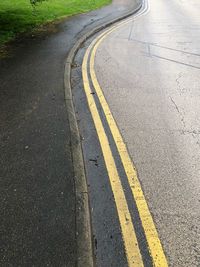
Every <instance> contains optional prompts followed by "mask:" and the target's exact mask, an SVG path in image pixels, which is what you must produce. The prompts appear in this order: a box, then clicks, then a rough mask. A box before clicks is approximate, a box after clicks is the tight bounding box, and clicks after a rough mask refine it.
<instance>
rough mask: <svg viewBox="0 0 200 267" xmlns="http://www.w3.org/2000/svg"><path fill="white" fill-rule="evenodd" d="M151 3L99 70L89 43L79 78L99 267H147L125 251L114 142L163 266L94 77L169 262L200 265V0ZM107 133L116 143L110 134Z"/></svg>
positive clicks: (117, 32)
mask: <svg viewBox="0 0 200 267" xmlns="http://www.w3.org/2000/svg"><path fill="white" fill-rule="evenodd" d="M145 3H146V8H144V9H143V11H144V14H141V15H140V16H133V17H132V19H131V20H129V22H127V23H125V24H124V25H121V26H120V27H116V28H115V29H114V30H113V31H112V32H111V33H110V34H107V35H106V36H105V37H104V39H103V40H101V43H99V44H98V47H97V52H96V56H95V62H94V69H92V68H91V66H90V65H89V63H88V65H87V63H86V65H84V64H85V63H84V61H83V58H84V59H85V58H86V61H87V60H88V62H90V63H91V58H92V53H93V52H91V50H90V48H89V52H88V53H89V54H88V55H89V58H87V52H86V51H88V50H87V47H88V46H89V44H90V43H91V42H92V40H90V41H89V42H87V44H85V48H83V49H82V50H81V51H79V54H78V55H77V57H76V62H77V68H76V69H74V72H73V78H74V79H73V81H74V101H75V106H76V110H77V117H78V120H79V127H80V132H81V135H82V138H83V153H84V158H85V164H86V172H87V177H88V184H89V188H90V205H91V214H92V226H93V233H94V245H95V255H96V262H97V266H127V265H128V266H142V265H141V264H138V265H131V264H130V262H129V261H128V252H127V250H126V251H125V247H126V237H125V235H124V233H123V227H124V225H123V223H121V221H120V220H121V219H120V212H119V209H118V203H117V197H116V193H115V190H114V189H113V185H112V183H113V180H112V179H111V178H110V177H111V175H110V173H109V168H110V166H107V165H108V161H109V163H110V158H109V157H107V154H108V152H106V153H104V150H105V149H106V148H105V147H106V145H105V144H106V142H104V141H105V140H103V139H106V138H107V139H108V147H109V149H110V150H111V152H112V155H113V157H114V160H115V165H116V167H117V171H118V174H119V176H120V180H121V183H122V187H123V191H124V194H125V195H126V201H127V205H128V207H129V211H130V214H131V217H132V221H133V225H134V229H135V232H136V236H137V240H138V244H139V248H140V251H141V255H142V261H143V263H144V266H152V264H153V263H152V261H154V259H152V251H150V252H149V250H150V249H149V243H148V231H146V230H145V227H144V225H145V224H144V223H143V218H142V216H141V215H140V211H139V209H138V205H137V202H138V199H137V197H134V196H133V197H132V196H131V192H130V187H131V186H130V184H128V182H127V180H128V178H127V177H128V175H127V173H125V171H126V168H125V166H124V165H123V164H122V159H120V156H121V155H120V153H119V150H118V149H117V148H118V144H117V142H115V140H114V139H115V136H114V135H115V134H116V132H114V131H112V127H113V122H112V120H111V123H110V124H109V119H111V116H110V113H109V111H107V113H106V112H105V110H106V109H104V108H105V103H103V101H104V100H102V99H103V98H102V96H101V95H98V86H95V83H94V81H92V70H93V71H95V73H96V76H97V80H98V82H99V85H100V87H101V89H102V91H103V93H104V95H105V99H106V101H107V104H108V106H109V108H110V110H111V112H112V114H113V117H114V118H115V121H116V123H117V126H118V128H119V131H120V132H121V134H122V136H123V139H124V142H125V144H126V145H127V148H128V151H129V154H130V156H131V158H132V160H133V162H134V166H135V167H136V169H137V176H138V178H139V180H140V183H141V187H142V191H143V193H144V195H145V198H146V201H147V204H148V206H149V210H150V212H151V216H152V218H153V221H154V225H155V227H156V229H157V232H158V236H159V239H160V241H161V244H162V248H163V252H164V254H165V256H166V259H167V262H168V265H169V266H173V267H180V266H181V267H191V266H200V208H199V207H200V179H199V177H200V137H199V133H200V127H199V125H200V108H199V107H200V93H199V89H200V47H199V43H200V34H199V30H200V16H199V10H200V3H199V1H198V0H191V1H184V0H169V1H164V0H157V1H154V0H150V1H148V2H145ZM96 38H98V35H97V36H96ZM93 39H94V38H93ZM92 49H93V50H92V51H94V48H92ZM81 65H82V69H81ZM89 66H90V68H89ZM84 72H86V74H84ZM87 73H88V74H87ZM81 74H82V75H83V79H81ZM87 75H88V78H89V82H88V81H87V77H86V76H87ZM88 84H89V89H88ZM91 95H92V96H91ZM102 103H103V104H102ZM96 106H97V110H98V114H99V115H98V114H97V113H95V112H96V111H95V107H96ZM98 116H99V117H98ZM99 118H100V121H99ZM100 124H102V125H103V128H104V130H102V129H101V127H100V126H101V125H100ZM99 125H100V126H99ZM99 127H100V128H99ZM99 129H100V130H99ZM104 131H105V133H106V136H107V137H105V136H104V137H102V136H103V135H104ZM102 140H103V141H102ZM118 141H119V139H118ZM120 142H121V141H119V143H120ZM102 144H104V145H102ZM110 157H111V156H110ZM138 211H139V215H138ZM141 225H142V226H141ZM147 243H148V244H147ZM150 243H151V242H150ZM126 248H127V247H126ZM158 254H159V253H158ZM156 266H166V265H162V264H160V265H156Z"/></svg>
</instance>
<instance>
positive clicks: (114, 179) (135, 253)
mask: <svg viewBox="0 0 200 267" xmlns="http://www.w3.org/2000/svg"><path fill="white" fill-rule="evenodd" d="M88 56H89V50H88V51H87V52H86V54H85V56H84V59H83V64H82V75H83V84H84V89H85V94H86V97H87V102H88V106H89V109H90V112H91V115H92V118H93V121H94V124H95V127H96V131H97V134H98V138H99V141H100V144H101V149H102V152H103V156H104V159H105V164H106V168H107V171H108V176H109V179H110V184H111V188H112V191H113V195H114V199H115V203H116V207H117V212H118V216H119V221H120V226H121V231H122V235H123V240H124V246H125V251H126V256H127V261H128V265H129V266H130V267H140V266H141V267H142V266H143V261H142V257H141V254H140V250H139V247H138V242H137V238H136V235H135V231H134V227H133V223H132V219H131V215H130V212H129V209H128V205H127V202H126V198H125V195H124V191H123V188H122V185H121V181H120V178H119V174H118V171H117V168H116V165H115V161H114V158H113V155H112V152H111V148H110V145H109V142H108V138H107V136H106V133H105V130H104V127H103V124H102V121H101V118H100V116H99V113H98V110H97V107H96V104H95V101H94V98H93V95H92V94H91V88H90V85H89V80H88V74H87V61H88Z"/></svg>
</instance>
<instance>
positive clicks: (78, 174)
mask: <svg viewBox="0 0 200 267" xmlns="http://www.w3.org/2000/svg"><path fill="white" fill-rule="evenodd" d="M135 4H136V6H135V7H134V8H133V10H131V11H130V12H127V13H124V14H123V15H122V16H120V17H118V18H116V19H113V20H111V21H108V22H106V23H104V24H101V25H99V26H96V27H95V28H94V29H92V30H90V31H89V32H87V33H86V34H84V35H83V36H82V37H81V38H80V39H79V40H78V41H77V42H76V43H75V45H74V46H73V47H72V48H71V50H70V52H69V53H68V56H67V59H66V61H65V68H64V91H65V104H66V108H67V116H68V120H69V127H70V140H71V155H72V164H73V170H74V183H75V199H76V201H75V202H76V211H75V213H76V243H77V262H76V266H77V267H86V266H87V267H93V266H94V258H93V242H92V233H91V220H90V209H89V196H88V187H87V178H86V174H85V165H84V159H83V153H82V144H81V138H80V134H79V128H78V123H77V119H76V114H75V108H74V104H73V96H72V87H71V66H72V63H73V60H74V58H75V55H76V53H77V52H78V50H79V48H80V47H81V46H82V44H83V43H84V42H85V41H86V40H88V39H89V38H90V37H92V36H93V35H94V34H95V33H97V32H100V31H101V30H103V29H105V28H107V27H109V26H111V25H113V24H114V23H116V22H119V21H121V20H123V19H126V18H128V17H129V16H131V15H134V14H135V13H136V12H137V11H138V10H139V9H140V8H141V7H142V1H141V0H140V1H138V2H137V1H136V3H135Z"/></svg>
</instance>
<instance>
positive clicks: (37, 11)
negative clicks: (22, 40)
mask: <svg viewBox="0 0 200 267" xmlns="http://www.w3.org/2000/svg"><path fill="white" fill-rule="evenodd" d="M110 2H111V0H47V1H45V2H43V3H41V4H38V5H37V6H36V8H33V7H32V6H31V4H30V2H29V0H0V44H3V43H5V42H7V41H9V40H11V39H13V38H15V37H16V35H17V34H19V33H23V32H28V31H30V30H32V29H34V28H36V27H37V26H39V25H41V24H44V23H46V22H50V21H54V20H56V19H59V18H62V17H65V16H66V17H67V16H71V15H74V14H79V13H84V12H88V11H90V10H92V9H96V8H99V7H101V6H103V5H106V4H108V3H110Z"/></svg>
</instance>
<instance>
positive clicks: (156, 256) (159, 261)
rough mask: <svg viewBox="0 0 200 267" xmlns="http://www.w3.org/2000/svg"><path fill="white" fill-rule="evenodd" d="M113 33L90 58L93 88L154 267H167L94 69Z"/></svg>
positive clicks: (97, 44)
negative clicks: (118, 158)
mask: <svg viewBox="0 0 200 267" xmlns="http://www.w3.org/2000/svg"><path fill="white" fill-rule="evenodd" d="M113 30H114V29H112V31H110V32H107V33H104V35H102V36H101V37H100V38H97V39H96V40H95V41H96V43H95V44H94V42H95V41H94V42H93V44H94V47H93V48H92V52H91V58H90V75H91V79H92V83H93V86H94V88H95V90H96V93H97V96H98V98H99V101H100V104H101V106H102V109H103V111H104V114H105V117H106V120H107V122H108V125H109V127H110V130H111V133H112V135H113V138H114V141H115V144H116V146H117V150H118V152H119V155H120V158H121V161H122V163H123V166H124V170H125V172H126V175H127V178H128V182H129V185H130V187H131V190H132V194H133V197H134V199H135V202H136V205H137V209H138V212H139V216H140V219H141V222H142V226H143V228H144V232H145V236H146V239H147V243H148V246H149V251H150V254H151V257H152V261H153V265H154V266H156V267H158V266H159V267H160V266H161V267H167V266H168V263H167V260H166V256H165V254H164V251H163V248H162V245H161V242H160V239H159V236H158V233H157V230H156V227H155V224H154V222H153V218H152V216H151V213H150V210H149V208H148V204H147V202H146V200H145V196H144V194H143V191H142V188H141V185H140V182H139V179H138V177H137V172H136V169H135V167H134V165H133V162H132V160H131V158H130V156H129V153H128V150H127V147H126V145H125V143H124V141H123V138H122V136H121V133H120V131H119V129H118V127H117V124H116V122H115V120H114V117H113V115H112V113H111V110H110V108H109V106H108V103H107V101H106V99H105V97H104V94H103V91H102V89H101V87H100V85H99V82H98V80H97V77H96V74H95V69H94V62H95V55H96V51H97V49H98V47H99V45H100V44H101V42H102V41H103V40H104V39H105V38H106V37H107V36H108V35H109V34H110V33H111V32H113ZM90 50H91V47H90V48H89V49H88V51H87V53H90Z"/></svg>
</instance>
